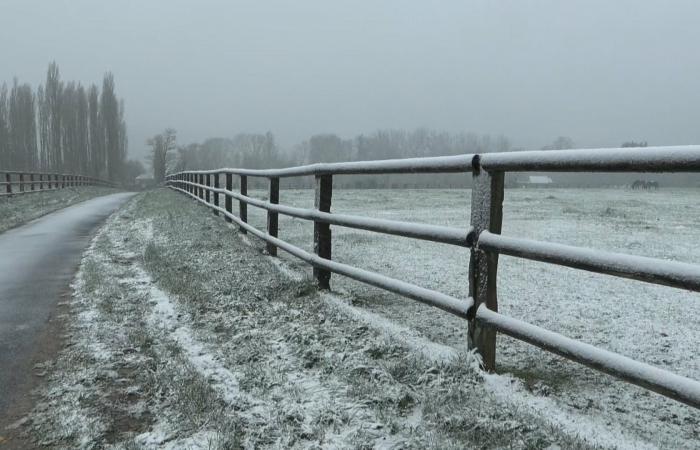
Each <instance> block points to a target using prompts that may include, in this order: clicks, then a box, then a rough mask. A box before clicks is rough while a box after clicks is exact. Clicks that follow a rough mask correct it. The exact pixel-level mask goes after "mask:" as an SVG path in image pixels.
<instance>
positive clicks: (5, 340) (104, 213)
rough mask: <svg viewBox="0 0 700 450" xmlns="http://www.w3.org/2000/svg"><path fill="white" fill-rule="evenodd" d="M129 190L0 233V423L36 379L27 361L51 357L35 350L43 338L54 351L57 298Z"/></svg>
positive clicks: (68, 283)
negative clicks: (96, 233) (84, 253)
mask: <svg viewBox="0 0 700 450" xmlns="http://www.w3.org/2000/svg"><path fill="white" fill-rule="evenodd" d="M132 195H133V194H129V193H122V194H112V195H107V196H104V197H98V198H94V199H92V200H87V201H85V202H82V203H79V204H77V205H73V206H69V207H67V208H65V209H62V210H60V211H57V212H54V213H51V214H49V215H46V216H44V217H42V218H39V219H36V220H34V221H32V222H29V223H28V224H25V225H23V226H21V227H19V228H15V229H13V230H9V231H6V232H5V233H2V234H0V424H3V423H5V424H6V423H8V419H13V418H16V414H15V413H14V412H13V411H12V409H14V407H13V408H10V406H11V405H12V404H13V402H23V403H24V404H25V405H24V408H20V409H27V406H28V405H27V403H28V402H29V401H28V399H26V397H27V396H28V391H29V390H30V389H31V387H32V385H33V384H34V383H35V382H36V380H35V379H34V378H35V375H34V373H33V365H34V364H35V363H36V362H37V359H43V358H44V357H50V356H51V355H50V354H48V355H41V353H42V351H41V347H42V346H43V347H46V345H47V344H46V342H47V341H48V342H49V347H53V348H54V350H57V348H56V344H55V342H57V341H60V336H52V335H51V334H52V332H54V331H55V332H60V327H58V328H56V327H54V328H56V329H51V326H50V324H49V322H50V319H51V321H54V318H55V316H56V314H55V309H56V307H57V304H58V303H59V299H60V298H61V296H66V295H67V293H69V292H70V283H71V281H72V280H73V277H74V275H75V272H76V271H77V269H78V266H79V264H80V260H81V256H82V254H83V251H84V250H85V249H86V248H87V246H88V245H89V244H90V240H91V238H92V236H93V235H94V233H95V231H96V230H97V228H98V227H99V225H100V224H102V223H103V222H104V221H105V219H106V218H107V217H108V216H109V215H110V214H112V212H114V211H115V210H116V209H117V208H119V206H121V205H122V204H123V203H124V202H125V201H126V200H127V199H129V198H130V197H131V196H132ZM47 334H48V335H47ZM42 335H43V336H42ZM42 341H43V342H42ZM51 341H53V342H54V344H53V345H52V344H51ZM44 353H46V351H45V350H44ZM48 353H51V351H49V352H48ZM23 397H24V398H23ZM25 412H26V411H25ZM13 416H14V417H13ZM1 435H2V429H0V436H1ZM1 446H2V445H0V447H1Z"/></svg>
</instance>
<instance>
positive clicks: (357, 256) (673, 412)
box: [248, 188, 700, 448]
mask: <svg viewBox="0 0 700 450" xmlns="http://www.w3.org/2000/svg"><path fill="white" fill-rule="evenodd" d="M253 195H254V196H257V197H260V198H264V197H265V192H254V193H253ZM470 195H471V193H470V191H468V190H412V191H411V190H376V191H374V190H359V191H354V190H337V191H336V192H334V198H333V207H332V211H334V212H338V213H348V214H357V215H365V216H370V217H378V218H387V219H395V220H405V221H413V222H422V223H431V224H437V225H449V226H454V227H463V228H466V227H467V226H468V223H469V206H470ZM698 200H700V190H697V189H685V190H684V189H661V190H659V191H655V192H640V191H632V190H629V189H624V188H621V189H584V190H573V189H511V190H507V191H506V196H505V202H504V221H503V234H504V235H510V236H517V237H525V238H531V239H537V240H542V241H545V242H556V243H564V244H571V245H578V246H584V247H591V248H596V249H602V250H609V251H618V252H623V253H628V254H633V255H644V256H652V257H657V258H662V259H670V260H676V261H684V262H693V263H700V211H698V209H697V204H698ZM280 203H282V204H289V205H292V206H299V207H312V206H313V192H312V191H282V192H281V195H280ZM248 214H249V218H250V221H251V223H252V224H253V225H255V226H257V227H261V228H262V227H264V219H265V213H264V212H263V211H261V210H258V209H256V208H253V209H251V208H250V207H249V213H248ZM280 236H281V237H282V238H283V239H285V240H288V241H290V242H292V243H294V244H296V245H298V246H300V247H303V248H305V249H307V250H312V225H311V224H310V223H308V222H306V221H302V220H300V219H294V218H286V217H283V216H280ZM282 258H283V259H284V260H285V261H286V262H287V264H288V265H292V266H293V267H294V268H295V270H297V271H299V272H303V273H308V272H309V269H308V268H307V267H304V266H302V265H301V264H299V263H298V262H297V261H294V260H293V259H291V258H290V257H288V256H287V255H282ZM333 258H334V259H336V260H338V261H341V262H346V263H348V264H352V265H356V266H359V267H363V268H368V269H372V270H375V271H377V272H380V273H382V274H386V275H389V276H392V277H395V278H399V279H403V280H407V281H410V282H413V283H415V284H418V285H421V286H425V287H429V288H432V289H435V290H438V291H442V292H446V293H449V294H452V295H455V296H458V297H464V296H465V295H466V293H467V270H468V250H466V249H461V248H457V247H452V246H448V245H443V244H435V243H430V242H422V241H416V240H411V239H406V238H400V237H394V236H386V235H378V234H375V233H370V232H364V231H361V230H352V229H347V228H341V227H333ZM332 286H333V289H335V290H338V291H341V292H344V293H346V294H347V296H348V297H349V298H352V299H353V302H354V304H355V305H357V306H361V307H362V308H363V309H365V310H368V311H371V312H373V313H376V314H378V315H380V316H382V317H385V318H386V319H387V320H389V321H391V322H395V323H399V324H401V325H403V326H407V327H409V328H411V329H414V330H418V331H419V332H420V333H421V335H422V336H424V337H425V338H427V339H430V340H432V341H434V342H437V343H440V344H444V345H448V346H450V347H454V348H457V349H464V347H465V345H466V324H465V323H464V322H462V321H460V320H458V319H456V318H453V317H450V316H449V315H447V314H443V313H441V312H439V311H436V310H434V309H432V308H429V307H427V306H424V305H422V304H419V303H415V302H412V301H410V300H406V299H403V298H400V297H398V296H395V295H393V294H389V293H385V292H382V291H381V290H378V289H374V288H371V287H368V286H365V285H362V284H360V283H357V282H354V281H352V280H348V279H344V278H342V277H334V278H333V280H332ZM498 287H499V308H500V311H501V312H503V313H504V314H507V315H510V316H513V317H516V318H520V319H523V320H526V321H528V322H530V323H533V324H536V325H539V326H542V327H544V328H547V329H550V330H552V331H557V332H560V333H562V334H564V335H566V336H569V337H572V338H576V339H580V340H581V341H584V342H587V343H591V344H594V345H597V346H600V347H602V348H605V349H608V350H612V351H615V352H618V353H621V354H624V355H627V356H630V357H632V358H635V359H638V360H640V361H644V362H647V363H650V364H653V365H657V366H659V367H663V368H666V369H669V370H671V371H673V372H676V373H678V374H681V375H684V376H687V377H690V378H693V379H696V380H697V379H700V358H698V353H697V347H698V345H699V343H700V295H699V294H697V293H692V292H686V291H682V290H678V289H674V288H667V287H662V286H655V285H651V284H646V283H642V282H637V281H630V280H625V279H619V278H615V277H610V276H605V275H598V274H593V273H588V272H583V271H577V270H574V269H569V268H564V267H558V266H554V265H549V264H544V263H537V262H532V261H527V260H522V259H517V258H512V257H501V260H500V265H499V284H498ZM497 364H498V367H499V372H501V373H510V374H513V375H514V376H516V377H518V378H520V379H522V380H524V381H525V384H526V386H527V387H528V388H529V389H530V390H531V391H532V392H533V394H535V395H536V396H537V397H538V398H548V399H549V400H551V401H552V402H553V403H554V404H556V407H557V408H559V409H560V411H561V412H563V413H570V414H576V415H578V414H582V415H583V416H586V417H588V418H590V419H591V420H593V421H595V422H597V423H600V424H604V425H607V426H608V428H609V429H610V430H615V429H616V428H617V427H619V429H620V430H624V431H625V432H628V433H630V435H633V436H638V437H640V438H642V439H643V440H644V441H646V442H648V443H650V444H655V445H658V446H660V447H675V448H679V447H682V446H688V447H694V446H696V445H697V442H698V439H700V434H699V433H700V421H699V418H700V416H699V415H698V413H697V412H696V411H693V410H692V409H691V408H689V407H687V406H684V405H681V404H678V403H676V402H674V401H671V400H667V399H665V398H663V397H660V396H659V395H656V394H654V393H650V392H648V391H645V390H644V389H641V388H637V387H635V386H632V385H629V384H627V383H623V382H621V381H617V380H615V379H613V378H611V377H609V376H607V375H604V374H600V373H597V372H594V371H592V370H589V369H586V368H584V367H582V366H579V365H577V364H574V363H571V362H568V361H566V360H563V359H561V358H559V357H556V356H554V355H550V354H547V353H545V352H543V351H542V350H539V349H537V348H535V347H531V346H529V345H527V344H524V343H521V342H518V341H515V340H513V339H510V338H507V337H503V336H500V337H499V341H498V356H497ZM558 411H559V410H558ZM543 413H544V414H547V412H546V411H544V412H543ZM613 433H615V431H613Z"/></svg>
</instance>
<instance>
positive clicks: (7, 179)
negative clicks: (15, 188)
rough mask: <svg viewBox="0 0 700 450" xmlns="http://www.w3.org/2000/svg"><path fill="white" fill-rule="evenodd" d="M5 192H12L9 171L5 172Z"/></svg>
mask: <svg viewBox="0 0 700 450" xmlns="http://www.w3.org/2000/svg"><path fill="white" fill-rule="evenodd" d="M5 192H6V193H7V194H12V175H10V174H9V173H6V174H5Z"/></svg>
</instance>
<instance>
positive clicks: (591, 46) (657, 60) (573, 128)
mask: <svg viewBox="0 0 700 450" xmlns="http://www.w3.org/2000/svg"><path fill="white" fill-rule="evenodd" d="M699 45H700V2H698V1H695V0H688V1H668V0H667V1H649V0H645V1H621V0H616V1H609V0H605V1H604V0H599V1H591V0H588V1H573V0H569V1H555V0H552V1H524V0H521V1H493V0H484V1H466V0H463V1H448V0H443V1H437V0H436V1H428V0H424V1H408V0H404V1H381V0H367V1H365V0H352V1H337V0H336V1H328V0H313V1H311V0H296V1H292V0H288V1H262V0H257V1H223V0H222V1H214V0H197V1H195V0H190V1H183V0H148V1H146V0H128V1H127V0H119V1H117V0H114V1H110V2H107V1H98V0H43V1H39V0H0V80H6V81H8V82H10V81H11V79H12V77H13V76H15V75H16V76H18V77H19V78H20V80H22V81H27V82H30V83H31V84H32V85H34V86H35V87H36V86H37V85H38V84H39V83H41V82H43V79H44V77H45V72H46V67H47V65H48V62H49V61H51V60H56V61H57V62H58V64H59V66H60V68H61V73H62V76H63V78H64V79H76V80H80V81H83V82H84V83H90V82H93V81H95V82H98V81H101V78H102V75H103V73H104V72H105V71H108V70H111V71H112V72H114V74H115V78H116V84H117V90H118V93H119V95H120V96H122V97H124V98H125V101H126V112H127V123H128V127H129V139H130V152H131V153H132V154H135V155H139V154H142V153H143V152H144V151H145V139H146V138H147V137H148V136H150V135H153V134H155V133H158V132H160V131H161V130H162V129H163V128H165V127H174V128H176V129H177V130H178V133H179V141H180V142H181V143H187V142H192V141H199V140H203V139H205V138H207V137H212V136H233V135H234V134H236V133H239V132H264V131H267V130H271V131H272V132H274V133H275V135H276V136H277V137H278V140H279V141H280V143H281V144H282V145H284V146H291V145H293V144H295V143H296V142H298V141H301V140H303V139H305V138H306V137H308V136H309V135H311V134H314V133H319V132H335V133H338V134H340V135H342V136H344V137H350V136H352V135H354V134H357V133H361V132H371V131H373V130H376V129H378V128H415V127H420V126H427V127H431V128H438V129H446V130H450V131H474V132H478V133H493V134H501V133H502V134H504V135H506V136H507V137H509V138H510V139H511V141H512V142H513V144H514V145H517V146H522V147H533V148H534V147H540V146H542V145H544V144H546V143H548V142H550V141H552V140H553V139H554V138H555V137H557V136H559V135H565V136H570V137H571V138H573V140H574V141H575V142H576V143H577V144H579V145H581V146H610V145H618V144H620V143H621V142H622V141H625V140H647V141H649V142H650V143H653V144H689V143H700V49H699V48H698V46H699Z"/></svg>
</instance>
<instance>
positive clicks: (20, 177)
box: [19, 172, 24, 192]
mask: <svg viewBox="0 0 700 450" xmlns="http://www.w3.org/2000/svg"><path fill="white" fill-rule="evenodd" d="M19 191H20V192H24V174H23V173H21V172H20V174H19Z"/></svg>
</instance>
